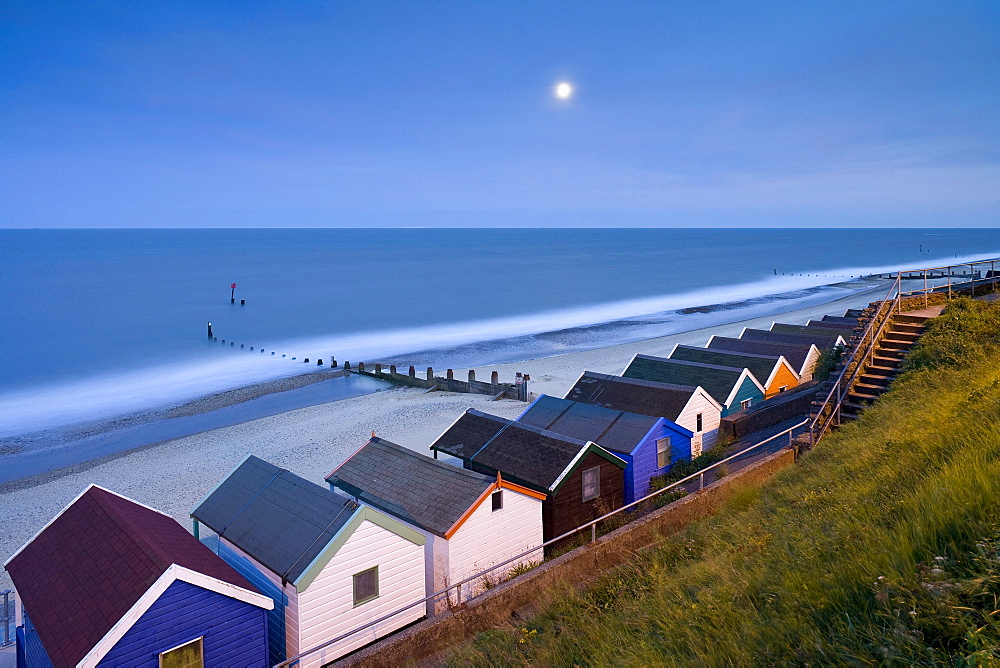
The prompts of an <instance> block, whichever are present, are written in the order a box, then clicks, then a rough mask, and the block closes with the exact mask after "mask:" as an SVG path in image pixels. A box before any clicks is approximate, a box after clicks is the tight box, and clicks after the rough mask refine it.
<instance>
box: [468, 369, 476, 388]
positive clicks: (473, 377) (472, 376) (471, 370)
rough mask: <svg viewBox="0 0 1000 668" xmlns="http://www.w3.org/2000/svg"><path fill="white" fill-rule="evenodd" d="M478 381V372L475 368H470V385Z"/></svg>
mask: <svg viewBox="0 0 1000 668" xmlns="http://www.w3.org/2000/svg"><path fill="white" fill-rule="evenodd" d="M474 382H476V372H475V370H474V369H469V385H471V384H472V383H474Z"/></svg>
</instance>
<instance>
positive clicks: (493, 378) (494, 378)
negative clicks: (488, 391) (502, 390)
mask: <svg viewBox="0 0 1000 668" xmlns="http://www.w3.org/2000/svg"><path fill="white" fill-rule="evenodd" d="M499 384H500V374H499V373H498V372H496V371H494V372H493V373H491V374H490V385H499Z"/></svg>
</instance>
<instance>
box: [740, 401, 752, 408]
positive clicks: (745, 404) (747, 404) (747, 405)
mask: <svg viewBox="0 0 1000 668" xmlns="http://www.w3.org/2000/svg"><path fill="white" fill-rule="evenodd" d="M752 403H753V399H744V400H743V401H741V402H740V410H741V411H745V410H746V409H748V408H750V404H752Z"/></svg>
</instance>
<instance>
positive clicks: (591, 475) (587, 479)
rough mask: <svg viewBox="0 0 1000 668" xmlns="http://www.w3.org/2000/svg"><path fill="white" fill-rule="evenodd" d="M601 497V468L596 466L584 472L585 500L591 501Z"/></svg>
mask: <svg viewBox="0 0 1000 668" xmlns="http://www.w3.org/2000/svg"><path fill="white" fill-rule="evenodd" d="M600 495H601V467H600V466H595V467H594V468H592V469H587V470H586V471H584V472H583V500H584V501H590V500H591V499H596V498H597V497H599V496H600Z"/></svg>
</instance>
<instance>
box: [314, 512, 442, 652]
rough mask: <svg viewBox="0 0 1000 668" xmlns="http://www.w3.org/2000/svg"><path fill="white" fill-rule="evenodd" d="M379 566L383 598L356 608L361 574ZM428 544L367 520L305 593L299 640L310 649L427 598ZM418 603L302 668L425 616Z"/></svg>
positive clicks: (347, 640)
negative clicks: (356, 587) (356, 585)
mask: <svg viewBox="0 0 1000 668" xmlns="http://www.w3.org/2000/svg"><path fill="white" fill-rule="evenodd" d="M373 566H378V591H379V595H378V598H376V599H374V600H371V601H368V602H367V603H363V604H361V605H359V606H357V607H354V580H353V576H354V574H355V573H359V572H361V571H364V570H367V569H369V568H372V567H373ZM424 590H425V582H424V546H423V545H415V544H414V543H412V542H410V541H409V540H407V539H405V538H403V537H401V536H399V535H397V534H395V533H393V532H391V531H389V530H387V529H384V528H382V527H380V526H379V525H377V524H374V523H373V522H370V521H368V520H365V521H363V522H362V523H361V524H360V525H359V526H358V528H357V529H355V530H354V533H353V534H351V537H350V538H348V539H347V542H346V543H344V545H343V546H342V547H341V548H340V550H338V551H337V554H336V555H334V556H333V558H332V559H330V561H329V563H327V564H326V566H324V567H323V569H322V570H321V571H320V573H319V575H317V576H316V579H315V580H313V581H312V583H311V584H310V585H309V587H308V588H307V589H306V590H305V591H303V592H300V593H299V642H300V646H301V648H302V649H300V650H299V651H304V650H307V649H309V648H312V647H315V646H316V645H319V644H321V643H323V642H326V641H328V640H332V639H333V638H335V637H336V636H338V635H340V634H342V633H345V632H347V631H350V630H352V629H354V628H355V627H358V626H361V625H363V624H365V623H366V622H369V621H372V620H374V619H376V618H378V617H380V616H382V615H384V614H386V613H389V612H392V611H393V610H395V609H397V608H400V607H402V606H404V605H406V604H407V603H412V602H414V601H418V600H420V599H422V598H423V597H424V596H425V595H426V594H425V593H424ZM424 615H425V607H424V606H423V605H417V606H414V607H412V608H410V610H408V611H407V612H404V613H402V614H400V615H397V616H395V617H393V618H391V619H389V620H387V621H385V622H382V623H381V624H379V625H377V626H375V627H372V628H370V629H367V630H365V631H364V632H361V633H358V634H356V635H355V636H353V637H351V638H348V639H346V640H344V641H342V642H339V643H337V644H335V645H333V646H331V647H327V648H325V649H323V650H321V651H319V652H316V653H315V654H313V655H311V656H309V657H306V658H304V659H302V660H301V661H300V662H299V664H298V665H299V666H301V667H302V668H316V667H318V666H320V665H322V664H324V663H327V662H329V661H333V660H334V659H336V658H337V657H340V656H343V655H344V654H346V653H348V652H351V651H353V650H355V649H357V648H359V647H362V646H364V645H367V644H368V643H370V642H372V641H374V640H376V639H378V638H380V637H382V636H384V635H386V634H388V633H391V632H392V631H394V630H396V629H398V628H400V627H402V626H405V625H407V624H409V623H411V622H415V621H417V620H418V619H421V618H422V617H423V616H424Z"/></svg>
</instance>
